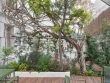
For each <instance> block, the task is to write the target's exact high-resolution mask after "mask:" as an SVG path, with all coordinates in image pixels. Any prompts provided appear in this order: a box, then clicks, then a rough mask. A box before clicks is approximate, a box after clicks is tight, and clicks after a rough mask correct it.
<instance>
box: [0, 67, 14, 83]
mask: <svg viewBox="0 0 110 83" xmlns="http://www.w3.org/2000/svg"><path fill="white" fill-rule="evenodd" d="M11 73H13V77H14V76H15V71H14V69H0V81H2V80H4V79H6V78H7V76H9V75H11ZM0 83H1V82H0Z"/></svg>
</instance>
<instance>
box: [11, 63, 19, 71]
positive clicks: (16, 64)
mask: <svg viewBox="0 0 110 83" xmlns="http://www.w3.org/2000/svg"><path fill="white" fill-rule="evenodd" d="M9 67H10V68H11V69H15V70H18V68H19V64H18V63H17V62H16V61H13V62H10V63H9Z"/></svg>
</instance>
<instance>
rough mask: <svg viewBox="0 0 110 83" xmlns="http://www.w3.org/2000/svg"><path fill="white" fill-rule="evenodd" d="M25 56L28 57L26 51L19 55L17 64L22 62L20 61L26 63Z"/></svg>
mask: <svg viewBox="0 0 110 83" xmlns="http://www.w3.org/2000/svg"><path fill="white" fill-rule="evenodd" d="M27 57H28V54H27V53H26V54H25V55H22V56H19V61H18V63H19V64H22V63H27V60H26V59H27Z"/></svg>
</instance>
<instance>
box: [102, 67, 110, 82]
mask: <svg viewBox="0 0 110 83" xmlns="http://www.w3.org/2000/svg"><path fill="white" fill-rule="evenodd" d="M103 73H104V74H103V83H110V67H108V66H104V72H103Z"/></svg>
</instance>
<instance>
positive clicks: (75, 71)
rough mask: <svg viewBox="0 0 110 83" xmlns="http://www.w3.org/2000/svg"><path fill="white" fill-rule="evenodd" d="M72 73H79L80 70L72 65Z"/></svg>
mask: <svg viewBox="0 0 110 83" xmlns="http://www.w3.org/2000/svg"><path fill="white" fill-rule="evenodd" d="M73 73H74V74H76V75H79V74H81V70H80V69H78V68H77V67H74V68H73Z"/></svg>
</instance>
